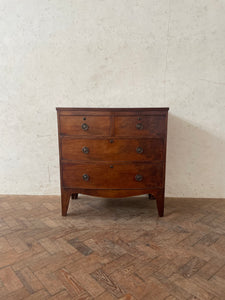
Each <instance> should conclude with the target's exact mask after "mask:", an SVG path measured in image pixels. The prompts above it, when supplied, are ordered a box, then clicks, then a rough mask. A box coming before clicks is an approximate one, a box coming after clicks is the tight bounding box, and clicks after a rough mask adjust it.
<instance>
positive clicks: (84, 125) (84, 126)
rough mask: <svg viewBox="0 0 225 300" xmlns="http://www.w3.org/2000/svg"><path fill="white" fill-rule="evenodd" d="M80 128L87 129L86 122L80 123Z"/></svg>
mask: <svg viewBox="0 0 225 300" xmlns="http://www.w3.org/2000/svg"><path fill="white" fill-rule="evenodd" d="M81 128H82V129H83V130H85V131H86V130H88V128H89V127H88V125H87V124H86V123H83V124H82V125H81Z"/></svg>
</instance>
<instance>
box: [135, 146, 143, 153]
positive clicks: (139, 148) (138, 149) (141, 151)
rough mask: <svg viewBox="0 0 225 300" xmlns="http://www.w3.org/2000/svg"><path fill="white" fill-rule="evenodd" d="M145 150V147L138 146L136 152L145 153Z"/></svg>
mask: <svg viewBox="0 0 225 300" xmlns="http://www.w3.org/2000/svg"><path fill="white" fill-rule="evenodd" d="M143 151H144V150H143V148H141V147H137V148H136V152H137V153H139V154H141V153H143Z"/></svg>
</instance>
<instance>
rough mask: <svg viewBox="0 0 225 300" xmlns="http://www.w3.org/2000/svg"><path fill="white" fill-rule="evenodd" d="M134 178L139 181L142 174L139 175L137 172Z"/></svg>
mask: <svg viewBox="0 0 225 300" xmlns="http://www.w3.org/2000/svg"><path fill="white" fill-rule="evenodd" d="M135 180H136V181H138V182H140V181H142V180H143V176H142V175H140V174H137V175H136V176H135Z"/></svg>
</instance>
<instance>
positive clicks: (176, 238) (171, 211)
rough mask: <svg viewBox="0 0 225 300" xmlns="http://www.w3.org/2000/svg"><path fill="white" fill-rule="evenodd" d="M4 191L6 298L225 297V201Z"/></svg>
mask: <svg viewBox="0 0 225 300" xmlns="http://www.w3.org/2000/svg"><path fill="white" fill-rule="evenodd" d="M60 213H61V209H60V199H59V197H58V196H6V195H2V196H0V299H4V300H5V299H7V300H10V299H16V300H19V299H29V300H31V299H32V300H34V299H38V300H39V299H41V300H42V299H54V300H55V299H60V300H61V299H79V300H85V299H98V300H112V299H120V300H139V299H143V300H144V299H145V300H151V299H154V300H161V299H165V300H175V299H179V300H180V299H201V300H202V299H213V300H216V299H220V300H221V299H225V200H224V199H166V205H165V217H163V218H158V217H157V210H156V203H155V201H154V200H149V199H148V197H147V196H146V197H133V198H126V199H101V198H92V197H88V196H84V195H81V196H80V195H79V198H78V199H76V200H71V204H70V207H69V214H68V216H67V217H61V215H60Z"/></svg>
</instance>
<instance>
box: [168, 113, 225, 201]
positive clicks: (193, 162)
mask: <svg viewBox="0 0 225 300" xmlns="http://www.w3.org/2000/svg"><path fill="white" fill-rule="evenodd" d="M166 196H167V197H193V198H194V197H200V198H224V197H225V141H224V140H222V139H219V138H218V137H216V136H214V135H212V134H211V133H209V132H207V131H205V130H203V129H201V128H199V127H197V126H195V125H193V124H191V123H189V122H187V121H185V120H182V119H181V118H178V117H177V116H175V115H173V114H171V113H169V119H168V140H167V167H166Z"/></svg>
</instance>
